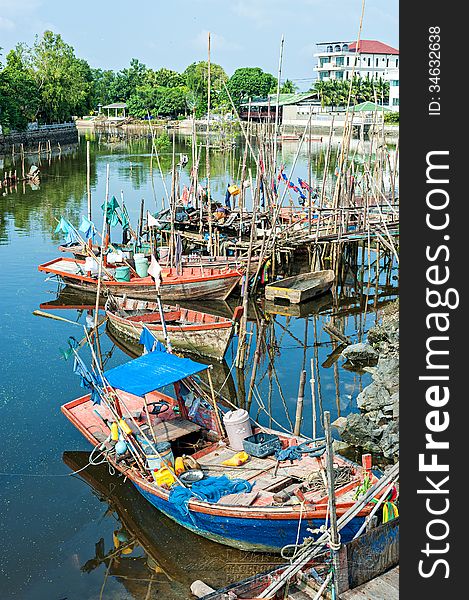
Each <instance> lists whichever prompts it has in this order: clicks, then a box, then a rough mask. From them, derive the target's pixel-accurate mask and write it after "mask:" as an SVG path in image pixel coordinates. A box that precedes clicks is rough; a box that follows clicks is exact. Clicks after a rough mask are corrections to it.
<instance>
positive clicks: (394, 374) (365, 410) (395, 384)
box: [334, 302, 399, 459]
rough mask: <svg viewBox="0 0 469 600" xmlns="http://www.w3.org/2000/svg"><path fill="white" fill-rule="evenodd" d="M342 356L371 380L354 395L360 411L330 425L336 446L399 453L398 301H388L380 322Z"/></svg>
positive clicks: (390, 456) (388, 454)
mask: <svg viewBox="0 0 469 600" xmlns="http://www.w3.org/2000/svg"><path fill="white" fill-rule="evenodd" d="M343 356H344V357H345V358H346V359H347V360H348V361H349V362H350V363H352V365H353V366H355V367H358V368H360V367H361V368H363V369H364V370H366V371H369V372H370V373H371V376H372V382H371V383H370V384H369V385H368V386H367V387H366V388H364V389H363V391H362V392H361V393H360V394H359V396H358V398H357V405H358V408H359V409H360V413H352V414H350V415H348V417H347V418H345V417H340V418H338V419H337V420H336V421H335V422H334V425H335V426H336V427H337V429H338V431H339V433H340V437H341V440H342V442H339V444H338V446H339V447H340V448H342V449H343V448H345V447H347V446H352V447H358V448H361V449H362V450H364V451H366V452H372V453H376V454H382V455H383V456H384V457H385V458H388V459H397V458H398V457H399V303H398V302H394V303H393V304H390V305H388V306H387V307H386V308H385V309H384V311H383V318H382V322H381V324H380V325H376V326H374V327H372V328H371V329H370V330H369V332H368V336H367V341H366V343H364V344H353V345H351V346H348V347H347V348H346V349H345V350H344V352H343Z"/></svg>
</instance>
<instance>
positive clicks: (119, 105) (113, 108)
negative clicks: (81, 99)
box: [101, 102, 127, 121]
mask: <svg viewBox="0 0 469 600" xmlns="http://www.w3.org/2000/svg"><path fill="white" fill-rule="evenodd" d="M101 108H102V110H106V111H107V118H108V119H109V121H122V120H124V119H125V118H126V117H127V115H126V114H125V111H126V109H127V104H126V103H125V102H113V103H112V104H106V106H101ZM111 112H112V114H111Z"/></svg>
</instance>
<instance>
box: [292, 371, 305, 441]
mask: <svg viewBox="0 0 469 600" xmlns="http://www.w3.org/2000/svg"><path fill="white" fill-rule="evenodd" d="M305 383H306V371H304V370H303V371H301V374H300V383H299V386H298V399H297V401H296V416H295V427H294V429H293V434H294V435H300V429H301V420H302V418H303V403H304V399H305Z"/></svg>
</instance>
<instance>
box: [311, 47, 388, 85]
mask: <svg viewBox="0 0 469 600" xmlns="http://www.w3.org/2000/svg"><path fill="white" fill-rule="evenodd" d="M317 47H318V52H317V53H316V54H315V55H314V56H315V57H316V58H317V60H318V62H317V65H316V66H315V67H314V70H315V71H317V74H318V79H319V80H320V81H331V80H334V79H351V78H352V75H357V76H358V77H362V78H366V77H368V78H369V79H379V78H380V77H381V78H383V79H384V78H385V75H386V73H387V72H388V71H389V70H391V69H398V68H399V50H398V49H397V48H393V47H392V46H388V44H384V43H383V42H379V41H378V40H360V42H359V43H358V48H357V43H356V42H322V43H319V44H317Z"/></svg>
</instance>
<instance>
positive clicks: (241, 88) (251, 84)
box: [226, 67, 277, 107]
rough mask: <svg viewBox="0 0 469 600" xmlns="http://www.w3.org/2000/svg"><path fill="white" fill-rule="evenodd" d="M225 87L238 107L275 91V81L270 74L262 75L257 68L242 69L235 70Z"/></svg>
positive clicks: (260, 70)
mask: <svg viewBox="0 0 469 600" xmlns="http://www.w3.org/2000/svg"><path fill="white" fill-rule="evenodd" d="M226 87H227V88H228V91H229V92H230V95H231V97H232V99H233V102H234V103H235V105H236V107H238V106H239V105H240V104H241V103H242V102H244V101H246V102H247V101H248V100H249V98H255V97H257V96H260V97H262V98H265V97H266V96H267V95H268V94H269V93H270V92H272V91H274V90H276V88H277V80H276V79H275V77H274V76H273V75H271V74H270V73H264V71H263V70H262V69H260V68H259V67H244V68H242V69H236V71H235V72H234V73H233V75H232V76H231V77H230V79H229V80H228V83H227V84H226Z"/></svg>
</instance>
